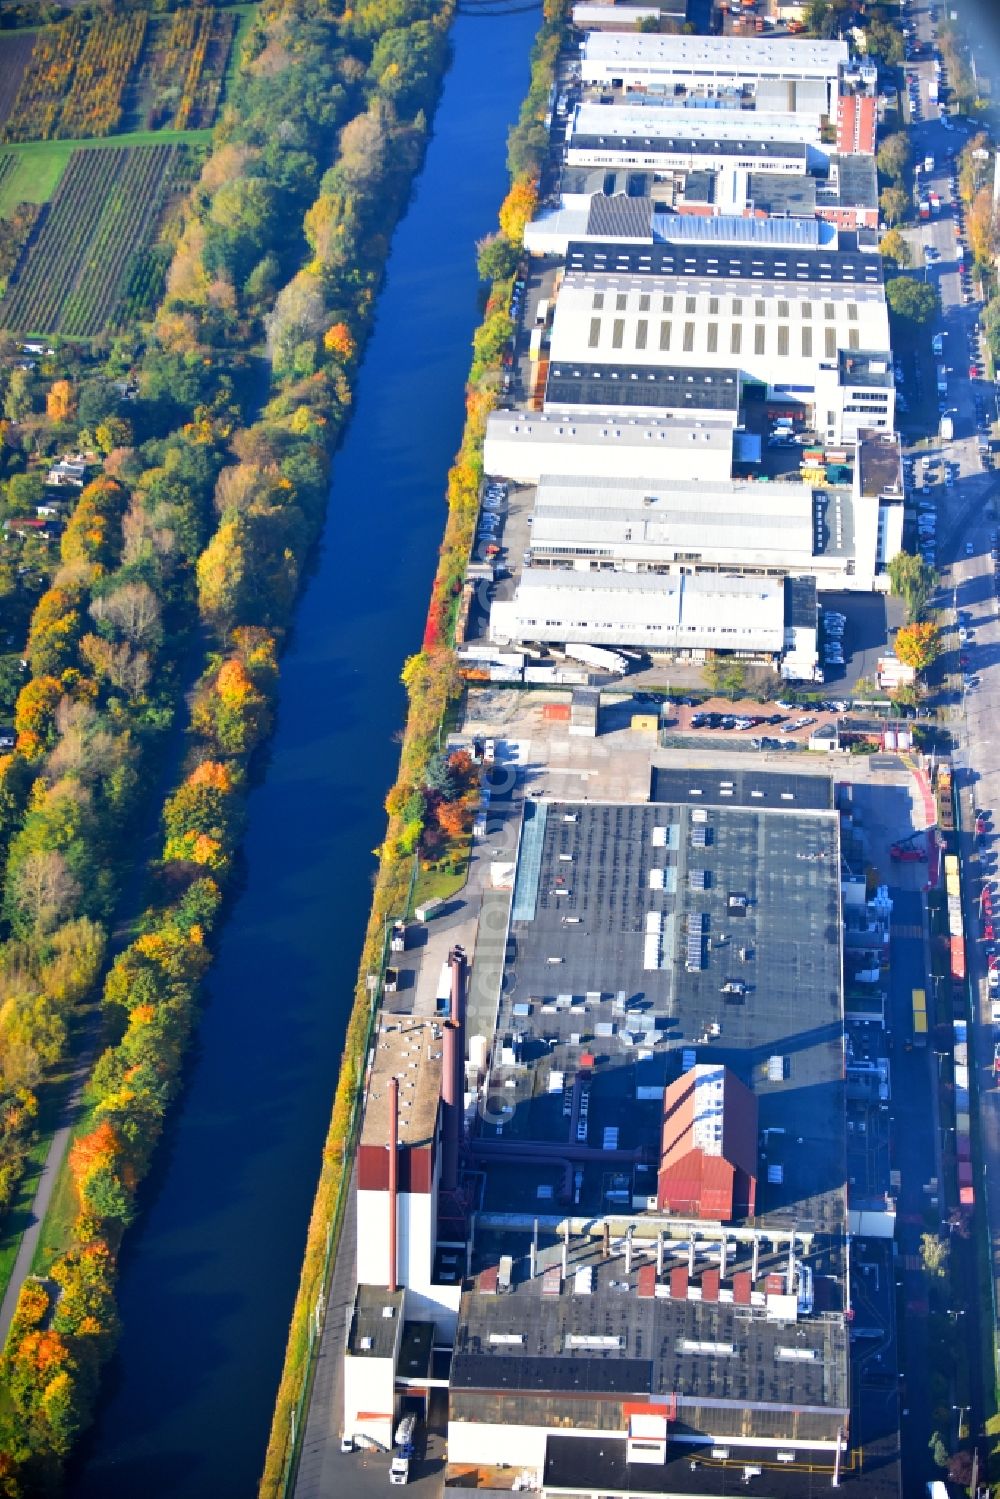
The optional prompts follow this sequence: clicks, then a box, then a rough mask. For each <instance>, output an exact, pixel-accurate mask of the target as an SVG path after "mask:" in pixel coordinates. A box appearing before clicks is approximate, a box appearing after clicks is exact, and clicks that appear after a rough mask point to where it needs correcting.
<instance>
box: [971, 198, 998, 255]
mask: <svg viewBox="0 0 1000 1499" xmlns="http://www.w3.org/2000/svg"><path fill="white" fill-rule="evenodd" d="M966 223H967V225H968V231H969V248H970V249H971V251H972V253H973V255H974V256H975V258H976V260H978V261H979V262H980V264H981V265H988V264H989V263H990V262H991V261H992V260H993V258H994V256H995V255H996V253H997V249H998V247H1000V221H998V217H997V212H996V209H995V207H994V203H993V194H992V192H991V191H990V189H989V188H988V187H984V188H981V189H980V190H979V192H978V193H977V194H976V196H975V197H974V198H973V200H972V207H971V208H970V209H969V212H968V215H967V219H966Z"/></svg>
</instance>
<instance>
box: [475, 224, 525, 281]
mask: <svg viewBox="0 0 1000 1499" xmlns="http://www.w3.org/2000/svg"><path fill="white" fill-rule="evenodd" d="M517 254H518V252H517V246H516V245H512V244H511V242H510V240H509V239H507V238H506V236H505V235H503V234H500V233H499V232H498V233H496V234H487V235H485V236H484V237H483V238H482V239H480V240H477V241H476V267H477V269H478V271H479V279H480V281H488V282H492V281H506V280H507V278H508V277H509V276H513V274H514V270H515V267H516V266H517Z"/></svg>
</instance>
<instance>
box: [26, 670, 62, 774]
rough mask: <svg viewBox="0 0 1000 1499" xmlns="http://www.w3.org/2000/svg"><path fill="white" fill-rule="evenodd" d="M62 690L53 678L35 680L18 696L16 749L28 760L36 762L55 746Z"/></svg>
mask: <svg viewBox="0 0 1000 1499" xmlns="http://www.w3.org/2000/svg"><path fill="white" fill-rule="evenodd" d="M61 697H62V687H61V686H60V684H59V683H58V682H57V681H56V680H55V678H54V677H34V678H33V679H32V680H31V681H30V682H26V683H25V685H24V686H23V687H22V688H21V691H20V692H19V693H18V695H17V702H16V704H15V706H14V728H15V730H16V731H17V748H18V751H19V752H20V753H21V754H22V755H24V757H25V759H27V760H35V759H37V758H38V756H39V755H40V754H41V753H42V752H43V751H44V750H45V749H47V748H48V746H49V745H50V744H51V743H52V739H53V736H54V733H55V714H56V707H57V705H58V703H59V700H60V698H61Z"/></svg>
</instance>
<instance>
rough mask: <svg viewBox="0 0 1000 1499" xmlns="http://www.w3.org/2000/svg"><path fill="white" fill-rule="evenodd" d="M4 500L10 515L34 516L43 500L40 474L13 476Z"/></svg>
mask: <svg viewBox="0 0 1000 1499" xmlns="http://www.w3.org/2000/svg"><path fill="white" fill-rule="evenodd" d="M5 498H6V501H7V509H8V511H9V512H10V514H11V515H34V513H35V509H36V507H37V506H38V505H40V504H41V503H42V501H43V500H44V498H45V480H44V479H43V478H42V476H41V474H13V475H11V477H10V478H9V479H8V480H7V489H6V495H5Z"/></svg>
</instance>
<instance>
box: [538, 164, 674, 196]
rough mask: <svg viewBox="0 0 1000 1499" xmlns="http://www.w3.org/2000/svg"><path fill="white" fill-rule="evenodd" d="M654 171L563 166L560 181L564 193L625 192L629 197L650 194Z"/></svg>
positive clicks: (613, 193)
mask: <svg viewBox="0 0 1000 1499" xmlns="http://www.w3.org/2000/svg"><path fill="white" fill-rule="evenodd" d="M652 184H653V174H652V172H625V171H615V170H614V168H613V167H563V171H562V177H561V178H560V181H559V191H560V192H562V193H604V194H605V196H606V197H609V198H610V197H613V196H615V195H616V194H618V193H624V194H626V195H627V196H628V197H629V198H645V197H648V196H649V191H650V188H651V187H652Z"/></svg>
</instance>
